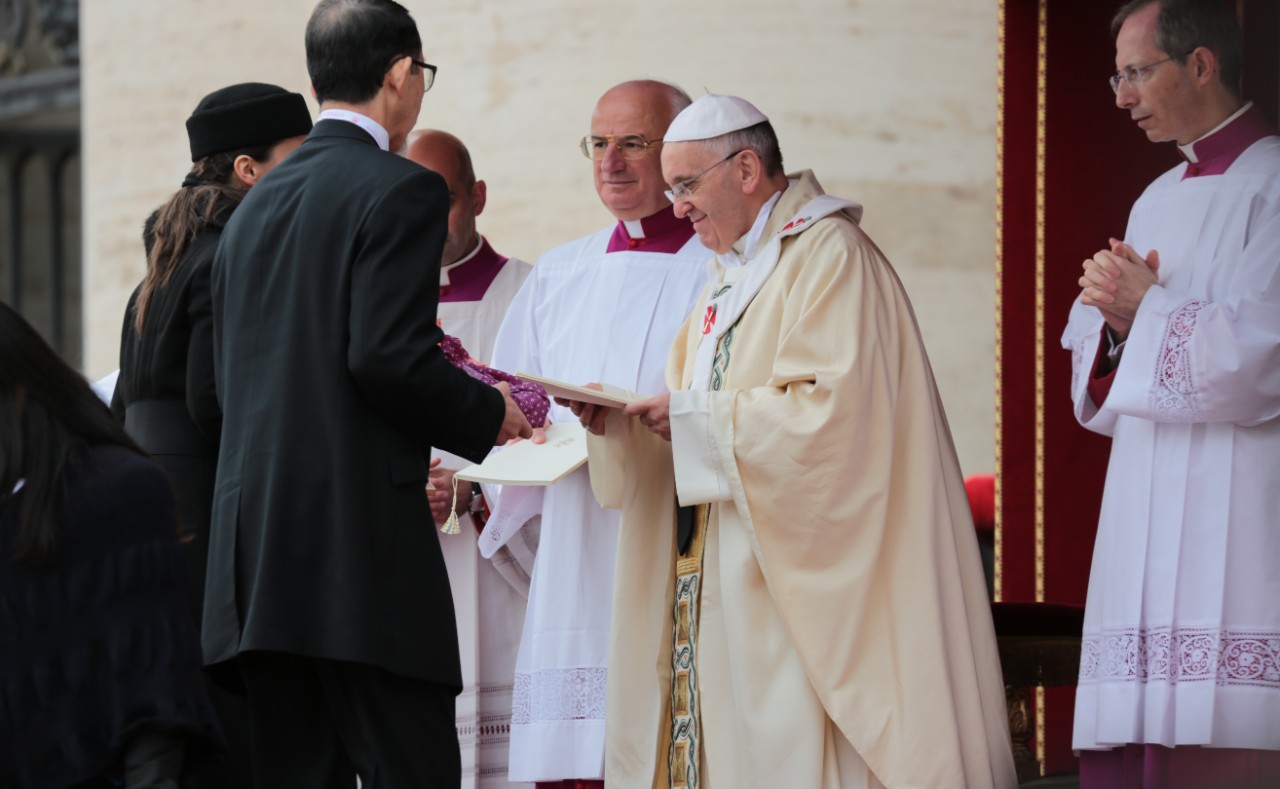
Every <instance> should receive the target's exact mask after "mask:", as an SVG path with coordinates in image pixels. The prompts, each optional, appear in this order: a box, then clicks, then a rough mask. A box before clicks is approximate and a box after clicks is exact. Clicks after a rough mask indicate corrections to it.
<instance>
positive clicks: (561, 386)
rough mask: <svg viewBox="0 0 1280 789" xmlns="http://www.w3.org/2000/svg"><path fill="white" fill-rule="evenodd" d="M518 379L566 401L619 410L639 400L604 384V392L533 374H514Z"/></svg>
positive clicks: (621, 390) (626, 392)
mask: <svg viewBox="0 0 1280 789" xmlns="http://www.w3.org/2000/svg"><path fill="white" fill-rule="evenodd" d="M516 376H517V377H518V378H523V379H524V380H526V381H531V382H533V383H535V384H541V385H542V388H543V389H546V390H547V394H549V395H551V396H552V397H563V398H564V399H566V400H577V401H578V402H580V403H591V404H593V405H603V406H610V407H613V408H621V407H622V406H624V405H627V404H628V403H631V402H633V401H635V400H638V399H639V398H638V397H637V396H636V395H635V394H632V393H631V392H628V391H627V390H625V389H619V388H618V387H616V386H609V385H608V384H605V386H604V391H603V392H602V391H600V390H599V389H588V388H586V387H585V386H575V385H574V384H570V383H565V382H564V381H557V380H555V379H554V378H543V377H542V376H540V375H534V374H533V373H516Z"/></svg>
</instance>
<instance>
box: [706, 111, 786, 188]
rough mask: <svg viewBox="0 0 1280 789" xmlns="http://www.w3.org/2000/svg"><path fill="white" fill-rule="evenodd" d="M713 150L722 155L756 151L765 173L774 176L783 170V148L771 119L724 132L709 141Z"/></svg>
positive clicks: (770, 176)
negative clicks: (779, 143)
mask: <svg viewBox="0 0 1280 789" xmlns="http://www.w3.org/2000/svg"><path fill="white" fill-rule="evenodd" d="M709 142H710V143H711V147H712V149H713V150H716V151H719V154H720V156H728V155H729V154H731V153H734V152H735V151H755V152H756V155H757V156H759V157H760V161H761V163H762V164H763V165H764V174H765V176H767V177H769V178H773V177H774V176H776V175H779V174H781V173H782V172H783V169H782V148H781V147H780V146H779V145H778V135H777V133H776V132H774V130H773V124H772V123H769V121H760V122H759V123H757V124H756V125H754V126H748V127H747V128H745V129H739V130H738V131H734V132H729V133H728V134H722V135H720V136H719V137H715V138H713V139H711V140H710V141H709Z"/></svg>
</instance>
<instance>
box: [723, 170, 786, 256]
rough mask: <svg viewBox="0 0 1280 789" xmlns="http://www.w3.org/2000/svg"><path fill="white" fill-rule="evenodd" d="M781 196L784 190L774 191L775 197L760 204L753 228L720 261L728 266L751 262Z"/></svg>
mask: <svg viewBox="0 0 1280 789" xmlns="http://www.w3.org/2000/svg"><path fill="white" fill-rule="evenodd" d="M792 183H793V182H791V181H788V182H787V185H788V186H790V185H791V184H792ZM780 197H782V190H779V191H777V192H774V193H773V197H770V198H769V199H768V200H766V201H765V204H764V205H762V206H760V213H758V214H756V221H755V222H753V223H752V225H751V229H750V230H748V231H747V234H746V235H745V236H743V237H742V238H740V239H738V241H737V243H735V244H734V245H733V248H732V249H730V250H729V251H728V252H726V253H724V254H723V255H721V256H720V262H722V263H724V264H725V265H726V266H745V265H747V264H748V263H750V262H751V259H752V258H753V257H755V255H756V252H757V251H758V249H757V247H759V246H760V237H761V236H762V235H764V226H765V225H766V224H768V223H769V215H770V214H772V213H773V207H774V206H775V205H777V204H778V199H779V198H780Z"/></svg>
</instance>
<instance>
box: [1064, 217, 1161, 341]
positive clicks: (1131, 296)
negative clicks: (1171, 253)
mask: <svg viewBox="0 0 1280 789" xmlns="http://www.w3.org/2000/svg"><path fill="white" fill-rule="evenodd" d="M1110 241H1111V248H1110V249H1102V250H1099V251H1098V252H1097V254H1095V255H1094V256H1093V257H1091V258H1089V259H1087V260H1085V261H1084V263H1083V264H1082V268H1083V269H1084V274H1083V275H1081V277H1080V280H1079V283H1080V288H1081V292H1080V303H1082V304H1084V305H1086V306H1089V307H1097V308H1098V309H1099V310H1100V311H1101V312H1102V317H1103V318H1104V319H1105V320H1106V321H1107V325H1108V326H1110V327H1111V330H1112V331H1113V332H1115V333H1116V334H1117V335H1118V336H1119V339H1121V340H1123V339H1124V338H1125V337H1128V336H1129V329H1130V327H1132V326H1133V319H1134V316H1135V315H1137V313H1138V306H1139V305H1140V304H1142V299H1143V297H1144V296H1146V295H1147V290H1148V289H1150V288H1151V286H1152V285H1154V284H1156V275H1157V273H1158V271H1159V269H1160V255H1159V253H1157V252H1156V251H1155V250H1154V249H1153V250H1151V253H1150V254H1149V255H1148V256H1147V257H1146V258H1145V259H1144V258H1143V257H1142V256H1141V255H1139V254H1138V253H1137V252H1135V251H1134V249H1133V247H1131V246H1129V245H1128V244H1126V243H1124V242H1123V241H1120V240H1119V239H1115V238H1113V239H1110Z"/></svg>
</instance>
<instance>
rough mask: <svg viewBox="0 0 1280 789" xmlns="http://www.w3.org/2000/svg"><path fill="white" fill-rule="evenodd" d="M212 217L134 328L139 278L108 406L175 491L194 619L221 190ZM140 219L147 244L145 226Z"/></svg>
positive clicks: (205, 535) (208, 451)
mask: <svg viewBox="0 0 1280 789" xmlns="http://www.w3.org/2000/svg"><path fill="white" fill-rule="evenodd" d="M220 201H221V205H220V206H219V208H218V210H216V211H215V213H214V215H213V217H212V218H211V221H210V222H209V224H208V225H206V226H205V227H204V228H203V229H202V230H201V231H200V232H199V233H198V234H197V235H196V237H195V238H194V239H193V240H192V242H191V243H190V244H189V245H188V246H187V248H186V249H185V250H184V251H183V254H182V257H181V259H179V261H178V264H177V265H176V266H175V267H174V270H173V273H172V274H171V275H170V277H169V281H168V282H167V283H165V284H163V285H160V286H158V287H157V288H156V289H155V290H154V291H152V295H151V300H150V303H149V304H148V306H147V315H146V322H145V323H144V325H143V332H142V334H141V335H139V334H138V332H137V331H136V330H135V328H134V307H135V305H136V304H137V301H138V293H139V292H140V291H141V289H142V286H141V285H139V286H138V288H136V289H135V290H134V292H133V295H132V296H131V297H130V298H129V307H128V309H126V310H125V314H124V326H123V328H122V329H121V334H120V377H119V378H118V379H117V380H116V389H115V393H114V395H113V397H112V401H111V410H112V411H113V412H114V413H115V414H116V416H117V417H118V418H119V419H120V420H121V421H123V422H124V426H125V430H127V431H128V432H129V436H130V437H131V438H133V440H134V441H136V442H137V443H138V445H139V446H140V447H142V448H143V449H145V450H146V451H147V452H148V453H149V454H150V455H151V456H152V458H153V459H154V460H155V462H156V463H157V464H158V465H159V466H160V467H161V468H163V469H164V470H165V473H167V474H168V475H169V479H170V481H172V482H173V486H174V492H175V493H176V494H177V497H178V514H179V518H180V521H181V529H182V532H183V534H184V536H185V542H184V544H183V558H184V563H185V564H186V568H187V588H188V598H189V599H190V600H191V607H192V612H193V614H194V616H195V620H196V623H197V625H198V624H199V623H200V614H201V609H202V605H203V602H202V601H203V599H204V585H205V563H206V560H207V557H208V554H209V505H210V502H211V501H212V499H213V479H214V472H215V470H216V468H217V462H218V437H219V433H220V432H221V429H222V412H221V411H220V410H219V408H218V400H217V395H216V394H215V391H214V383H213V305H212V302H211V300H210V293H209V271H210V269H211V268H212V266H213V252H214V250H215V249H217V246H218V239H219V238H220V237H221V235H222V228H223V226H224V225H225V224H226V220H227V219H228V218H230V216H231V213H232V211H234V210H235V207H236V206H235V203H233V202H231V201H229V200H226V199H225V198H221V199H220ZM154 218H155V215H154V214H153V215H152V219H150V220H148V222H147V233H146V235H145V238H146V241H147V244H146V246H147V251H148V253H150V247H151V236H150V227H151V222H152V221H153V220H154Z"/></svg>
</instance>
